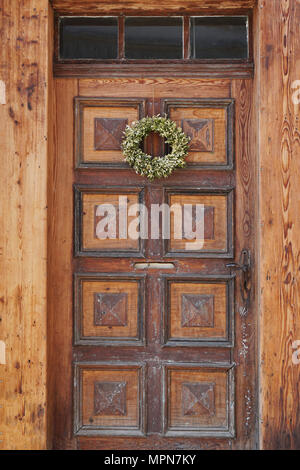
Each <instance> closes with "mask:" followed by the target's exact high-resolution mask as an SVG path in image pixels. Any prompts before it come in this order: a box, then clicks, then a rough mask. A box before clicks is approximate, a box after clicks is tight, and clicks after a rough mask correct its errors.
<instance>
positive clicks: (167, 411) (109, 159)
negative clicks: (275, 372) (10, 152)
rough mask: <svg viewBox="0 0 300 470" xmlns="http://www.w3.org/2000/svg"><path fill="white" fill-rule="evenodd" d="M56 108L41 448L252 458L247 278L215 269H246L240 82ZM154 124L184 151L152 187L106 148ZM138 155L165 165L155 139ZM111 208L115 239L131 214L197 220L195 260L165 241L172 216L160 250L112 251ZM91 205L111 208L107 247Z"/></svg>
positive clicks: (139, 92) (250, 161) (187, 85)
mask: <svg viewBox="0 0 300 470" xmlns="http://www.w3.org/2000/svg"><path fill="white" fill-rule="evenodd" d="M55 103H56V109H55V113H56V114H55V116H56V119H55V129H54V134H55V138H56V148H55V152H54V155H53V161H52V165H51V169H50V180H49V188H50V189H49V191H50V207H49V212H50V218H49V253H50V257H49V299H50V304H49V318H50V324H49V332H50V333H49V334H50V336H51V341H50V343H51V347H50V350H49V364H50V367H51V373H50V388H49V390H50V392H49V402H50V409H52V410H53V421H52V426H51V429H52V435H53V443H54V444H53V445H54V447H55V448H79V449H94V448H97V449H136V448H140V449H202V448H203V449H208V448H222V449H223V448H225V449H227V448H236V449H237V448H243V449H246V448H253V447H254V446H255V435H254V430H255V416H256V413H255V403H256V398H255V397H256V386H255V384H256V375H255V312H254V310H253V308H252V305H253V299H254V290H253V286H251V276H250V275H249V273H248V272H246V271H243V270H235V269H233V267H228V266H226V265H227V264H232V263H233V262H234V261H235V262H236V263H239V262H240V263H241V264H247V262H248V258H247V256H248V252H251V264H252V266H253V264H254V233H253V226H254V213H255V210H254V207H255V205H254V198H253V194H254V181H255V174H254V168H255V165H254V151H253V148H252V147H253V144H252V142H253V141H254V139H253V135H252V131H251V110H252V82H251V80H229V79H216V80H209V79H201V80H200V79H176V78H174V79H172V78H162V79H159V78H157V79H135V78H130V79H56V83H55ZM158 113H161V114H163V113H165V114H166V115H167V116H169V117H170V118H171V119H173V120H174V121H176V122H177V123H178V125H179V126H181V127H182V128H183V130H184V131H185V132H186V133H187V134H188V135H189V136H190V137H191V143H190V150H189V155H188V158H187V163H188V165H187V168H186V169H181V170H177V171H175V172H174V173H173V174H172V175H171V176H170V177H169V178H167V179H163V180H155V181H154V182H153V183H150V182H149V181H148V180H147V179H145V178H143V177H141V176H139V175H137V174H136V173H135V172H134V171H133V170H132V169H130V168H129V167H128V166H127V164H125V163H124V161H123V157H122V152H121V149H120V142H121V139H122V132H123V130H124V127H125V125H126V124H131V123H132V122H133V121H136V120H138V119H140V118H141V117H143V116H151V115H155V114H158ZM145 146H146V148H147V150H148V152H165V149H163V148H161V146H162V144H161V142H160V141H159V140H158V139H157V136H155V135H152V136H149V137H148V138H147V141H146V142H145ZM120 197H121V198H122V201H125V202H126V204H127V207H128V211H129V212H128V213H127V215H128V217H127V222H126V224H127V226H126V227H128V226H130V224H131V223H134V218H135V216H136V214H134V213H132V212H130V207H132V205H133V204H137V203H144V204H145V206H146V207H147V209H148V210H149V212H150V210H151V207H152V205H153V204H156V205H158V204H159V205H161V204H163V203H166V204H169V205H172V204H179V205H181V206H183V205H184V204H186V205H196V204H201V205H202V206H203V207H204V239H205V241H204V244H203V246H202V247H200V248H198V249H195V247H194V246H192V242H191V241H190V240H187V239H185V238H184V237H183V238H182V239H176V238H175V236H174V230H172V226H173V225H172V220H173V219H172V215H170V217H171V236H170V239H165V240H164V239H162V238H161V237H160V238H151V237H148V238H145V239H139V238H137V237H136V238H130V237H129V236H128V237H124V236H122V234H121V233H120V226H119V222H118V221H119V218H120V217H121V214H120V207H119V200H120ZM102 204H112V205H113V206H114V207H115V208H116V217H117V228H116V236H115V238H107V239H101V238H99V232H98V228H99V224H100V223H101V220H103V216H104V214H103V213H101V211H99V210H98V208H99V207H100V206H101V205H102ZM102 207H103V206H102ZM192 214H193V213H192ZM149 224H150V218H149ZM123 228H124V227H123ZM149 232H150V227H149ZM189 242H190V243H189ZM243 250H247V251H246V252H245V253H246V254H244V255H242V256H241V253H242V252H243Z"/></svg>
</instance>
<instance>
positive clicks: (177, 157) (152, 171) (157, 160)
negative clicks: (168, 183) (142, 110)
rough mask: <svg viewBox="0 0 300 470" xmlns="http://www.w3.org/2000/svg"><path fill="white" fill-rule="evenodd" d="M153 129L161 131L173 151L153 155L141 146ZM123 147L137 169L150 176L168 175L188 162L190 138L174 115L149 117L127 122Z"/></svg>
mask: <svg viewBox="0 0 300 470" xmlns="http://www.w3.org/2000/svg"><path fill="white" fill-rule="evenodd" d="M150 132H157V133H158V134H159V135H161V137H164V139H165V142H166V143H167V144H169V145H170V146H171V152H170V153H169V154H168V155H165V156H164V157H152V156H151V155H147V154H146V153H144V152H143V151H142V149H141V148H140V144H141V142H142V140H143V139H144V137H146V136H147V135H148V134H150ZM124 136H125V137H124V140H123V142H122V150H123V153H124V157H125V161H126V162H127V163H129V165H130V166H131V167H132V168H134V170H135V171H136V173H139V174H140V175H143V176H146V177H147V178H149V180H151V181H152V180H154V179H155V178H167V177H168V176H169V175H170V174H171V173H172V171H173V170H175V168H183V167H184V166H185V164H186V163H185V157H186V156H187V154H188V144H189V140H190V138H189V137H188V136H187V135H185V133H184V132H183V130H182V129H181V128H180V127H177V125H176V123H175V122H174V121H172V120H171V119H168V118H166V117H162V116H159V115H157V116H153V117H145V118H142V119H141V120H140V121H136V122H133V123H132V125H131V126H128V125H127V126H126V129H125V131H124Z"/></svg>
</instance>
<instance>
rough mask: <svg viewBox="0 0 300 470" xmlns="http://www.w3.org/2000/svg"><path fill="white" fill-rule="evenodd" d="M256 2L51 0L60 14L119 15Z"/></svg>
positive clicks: (230, 7)
mask: <svg viewBox="0 0 300 470" xmlns="http://www.w3.org/2000/svg"><path fill="white" fill-rule="evenodd" d="M255 3H256V0H222V1H219V0H200V1H199V0H198V1H197V0H190V1H189V2H183V1H182V0H179V1H178V0H176V1H172V0H161V1H158V0H155V1H152V2H147V1H145V0H142V1H141V0H140V1H136V0H130V1H124V0H118V1H115V2H113V4H112V2H111V1H110V0H102V1H100V2H98V1H96V0H51V4H52V5H53V8H54V9H55V10H57V11H59V12H60V13H67V14H70V13H74V14H83V15H84V14H87V13H94V14H107V13H110V14H113V13H114V12H115V14H117V13H120V10H121V11H122V12H123V13H134V12H136V11H141V10H144V11H148V12H151V11H157V10H164V11H168V12H174V13H178V11H180V13H181V14H182V13H187V12H189V11H191V10H194V11H195V10H199V9H202V10H233V9H237V8H252V7H253V6H254V5H255Z"/></svg>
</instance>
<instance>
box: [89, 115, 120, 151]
mask: <svg viewBox="0 0 300 470" xmlns="http://www.w3.org/2000/svg"><path fill="white" fill-rule="evenodd" d="M94 122H95V137H94V138H95V146H94V148H95V150H100V151H101V150H121V143H122V139H123V133H124V131H125V128H126V125H127V124H128V119H118V118H95V120H94Z"/></svg>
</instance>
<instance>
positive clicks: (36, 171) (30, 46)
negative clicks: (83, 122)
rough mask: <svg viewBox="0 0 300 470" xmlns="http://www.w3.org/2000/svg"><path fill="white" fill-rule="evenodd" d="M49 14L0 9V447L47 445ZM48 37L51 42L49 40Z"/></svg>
mask: <svg viewBox="0 0 300 470" xmlns="http://www.w3.org/2000/svg"><path fill="white" fill-rule="evenodd" d="M48 15H49V6H48V1H46V0H42V1H40V0H3V1H2V2H1V9H0V22H1V25H0V34H1V44H2V59H1V72H0V77H1V80H3V81H4V83H5V86H6V104H3V105H0V120H1V131H0V132H1V172H0V187H1V205H0V207H1V209H0V211H1V212H0V217H1V221H2V229H1V233H0V262H1V273H2V274H1V278H0V318H1V321H0V339H1V340H3V341H4V342H5V343H6V362H7V363H6V365H0V381H3V382H2V383H1V392H0V393H1V395H0V404H1V405H2V407H3V408H2V411H1V413H2V416H1V422H0V432H1V434H0V448H5V449H43V448H45V446H46V409H45V405H46V255H47V252H46V248H47V108H48V93H47V86H45V85H46V84H47V80H48V67H49V62H48V61H49V54H48V32H49V31H48ZM51 42H52V41H51Z"/></svg>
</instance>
